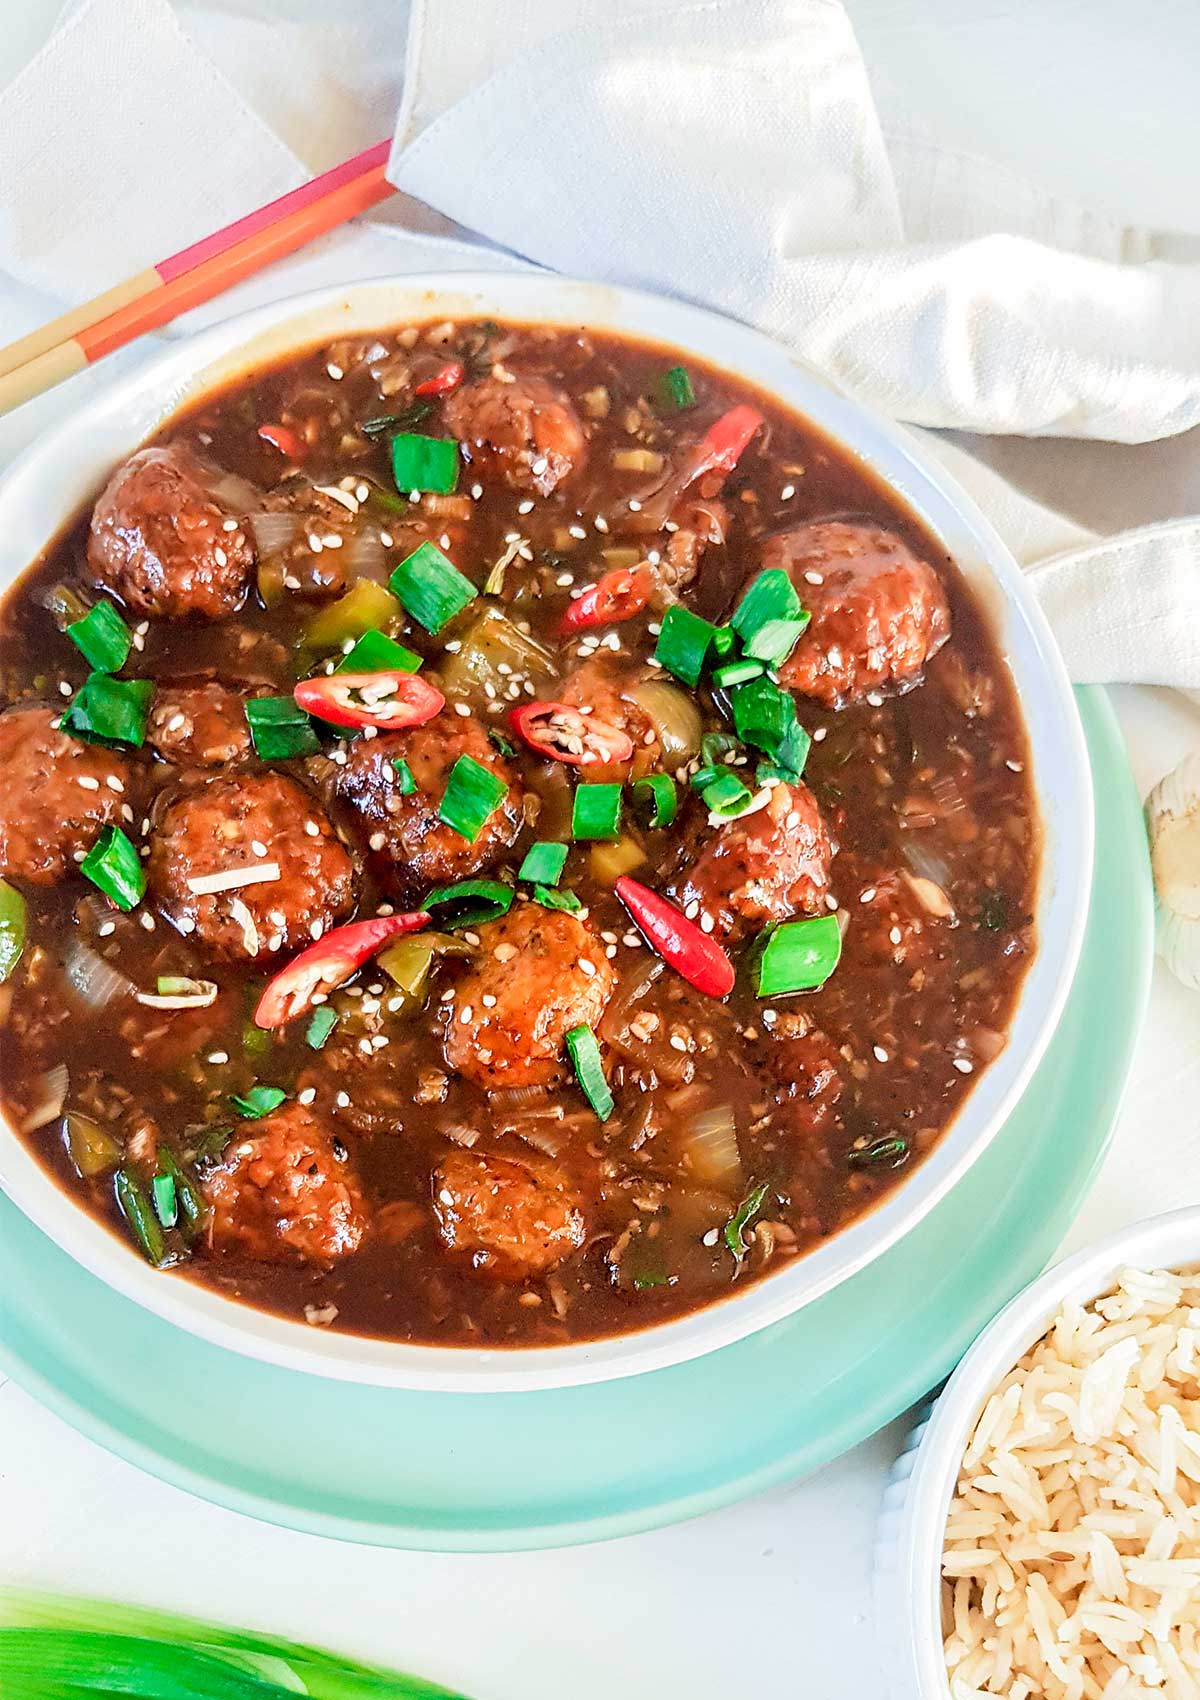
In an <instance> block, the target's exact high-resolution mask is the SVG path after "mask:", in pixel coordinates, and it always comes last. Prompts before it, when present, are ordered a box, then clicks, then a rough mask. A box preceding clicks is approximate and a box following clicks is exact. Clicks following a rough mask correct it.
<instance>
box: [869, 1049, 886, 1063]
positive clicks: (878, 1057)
mask: <svg viewBox="0 0 1200 1700" xmlns="http://www.w3.org/2000/svg"><path fill="white" fill-rule="evenodd" d="M871 1049H872V1052H873V1054H874V1057H875V1061H876V1062H886V1061H887V1060H888V1054H887V1052H886V1051H885V1050H884V1048H883V1046H882V1045H873V1046H872V1047H871Z"/></svg>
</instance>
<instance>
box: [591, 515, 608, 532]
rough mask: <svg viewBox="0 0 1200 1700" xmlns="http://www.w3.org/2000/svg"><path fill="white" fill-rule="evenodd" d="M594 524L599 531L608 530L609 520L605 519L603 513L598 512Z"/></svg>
mask: <svg viewBox="0 0 1200 1700" xmlns="http://www.w3.org/2000/svg"><path fill="white" fill-rule="evenodd" d="M592 524H593V525H594V526H595V527H596V530H597V531H607V530H608V521H607V520H606V519H605V517H604V515H603V514H597V515H596V517H595V519H593V521H592Z"/></svg>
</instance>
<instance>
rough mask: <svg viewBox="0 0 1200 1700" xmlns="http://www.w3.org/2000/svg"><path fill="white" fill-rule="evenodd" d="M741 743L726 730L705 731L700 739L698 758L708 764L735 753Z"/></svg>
mask: <svg viewBox="0 0 1200 1700" xmlns="http://www.w3.org/2000/svg"><path fill="white" fill-rule="evenodd" d="M740 750H741V745H740V744H739V743H738V741H737V739H736V738H734V737H732V736H731V735H730V734H729V733H728V732H706V733H705V734H704V737H703V738H702V739H701V740H700V760H701V761H702V762H704V763H706V764H707V765H709V766H712V765H715V764H716V763H718V762H723V761H724V760H725V759H726V758H727V757H728V756H733V755H737V754H738V753H739V751H740Z"/></svg>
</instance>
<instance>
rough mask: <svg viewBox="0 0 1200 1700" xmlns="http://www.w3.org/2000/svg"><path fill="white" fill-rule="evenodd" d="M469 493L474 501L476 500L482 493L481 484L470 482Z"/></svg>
mask: <svg viewBox="0 0 1200 1700" xmlns="http://www.w3.org/2000/svg"><path fill="white" fill-rule="evenodd" d="M471 495H472V497H473V499H474V500H475V501H478V500H479V498H480V497H481V496H482V495H483V485H482V484H472V486H471Z"/></svg>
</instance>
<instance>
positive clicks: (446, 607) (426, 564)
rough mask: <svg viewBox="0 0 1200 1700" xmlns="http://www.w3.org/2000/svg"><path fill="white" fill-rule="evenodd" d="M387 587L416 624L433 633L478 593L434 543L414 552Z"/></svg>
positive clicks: (426, 544) (423, 545) (423, 544)
mask: <svg viewBox="0 0 1200 1700" xmlns="http://www.w3.org/2000/svg"><path fill="white" fill-rule="evenodd" d="M388 584H389V586H390V587H391V589H392V591H393V593H394V594H395V595H396V596H398V597H399V598H400V600H401V602H403V604H404V606H405V607H406V608H407V609H408V611H409V613H410V614H411V615H412V617H413V619H414V620H416V622H417V623H418V625H422V626H424V627H425V630H426V631H427V632H433V633H435V634H436V633H437V632H440V631H441V629H442V627H443V626H444V625H445V624H446V623H447V621H449V620H452V619H453V618H454V616H455V615H456V614H461V613H462V611H463V609H464V608H465V607H466V606H467V604H468V603H469V602H473V601H474V600H475V598H476V596H477V595H478V594H479V593H478V591H477V590H476V589H475V586H474V585H473V584H472V583H471V581H470V579H469V578H464V577H463V575H462V573H460V572H459V570H458V568H457V567H456V566H455V565H454V562H453V561H451V560H449V559H448V558H447V557H446V556H445V555H443V554H442V551H441V550H440V549H439V548H438V546H437V544H436V543H422V544H421V545H420V547H419V548H416V549H414V550H413V552H412V554H411V555H408V556H406V558H405V559H404V560H403V561H401V563H400V565H399V566H398V567H397V568H396V569H395V571H394V572H393V573H392V576H391V578H390V579H389V580H388Z"/></svg>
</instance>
